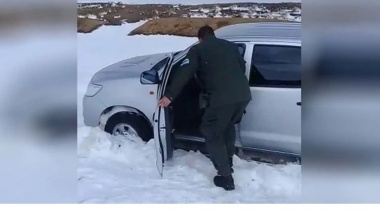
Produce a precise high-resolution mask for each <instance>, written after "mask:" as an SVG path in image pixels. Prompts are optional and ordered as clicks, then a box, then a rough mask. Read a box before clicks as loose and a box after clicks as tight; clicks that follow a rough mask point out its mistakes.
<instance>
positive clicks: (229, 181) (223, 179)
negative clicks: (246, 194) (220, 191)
mask: <svg viewBox="0 0 380 212" xmlns="http://www.w3.org/2000/svg"><path fill="white" fill-rule="evenodd" d="M214 184H215V185H216V186H217V187H221V188H224V190H226V191H231V190H234V189H235V183H234V178H233V177H232V175H228V176H215V177H214Z"/></svg>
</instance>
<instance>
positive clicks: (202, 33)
mask: <svg viewBox="0 0 380 212" xmlns="http://www.w3.org/2000/svg"><path fill="white" fill-rule="evenodd" d="M208 36H215V33H214V30H213V29H212V28H211V27H210V26H208V25H205V26H203V27H201V28H200V29H199V30H198V39H199V42H202V41H203V40H204V39H205V38H206V37H208Z"/></svg>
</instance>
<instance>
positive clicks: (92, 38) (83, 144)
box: [78, 22, 301, 203]
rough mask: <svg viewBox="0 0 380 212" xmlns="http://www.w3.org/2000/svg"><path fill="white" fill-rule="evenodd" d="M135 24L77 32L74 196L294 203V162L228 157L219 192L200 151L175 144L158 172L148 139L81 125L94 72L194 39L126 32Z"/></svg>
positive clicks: (297, 186)
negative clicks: (228, 172) (225, 185)
mask: <svg viewBox="0 0 380 212" xmlns="http://www.w3.org/2000/svg"><path fill="white" fill-rule="evenodd" d="M140 24H142V22H140V23H135V24H124V25H122V26H103V27H101V28H100V29H99V30H96V31H94V32H93V33H90V34H78V160H79V166H78V202H81V203H258V202H259V203H273V202H281V203H282V202H298V200H299V195H300V190H301V166H300V165H293V164H289V165H267V164H260V163H257V162H247V161H244V160H241V159H239V158H237V157H235V158H234V163H235V167H234V169H235V173H234V178H235V181H236V190H235V191H232V192H226V191H224V190H223V189H221V188H216V187H215V186H214V185H213V183H212V179H213V177H214V175H215V174H216V172H215V170H214V168H213V166H212V164H211V162H210V161H209V159H208V158H206V157H205V156H204V155H202V154H201V153H199V152H185V151H181V150H176V151H175V152H174V158H173V160H172V161H170V162H169V163H168V164H167V166H166V167H165V171H164V176H163V178H161V177H160V175H159V174H158V172H157V169H156V165H155V160H156V158H155V146H154V142H148V143H147V144H145V143H143V142H142V141H141V140H140V139H138V138H130V139H126V138H116V137H112V136H110V135H108V134H106V133H104V132H103V131H101V130H100V129H98V128H90V127H86V126H84V124H83V117H82V97H83V95H84V93H85V90H86V87H87V83H88V82H89V80H90V79H91V77H92V75H93V74H94V73H95V72H97V71H98V70H99V69H101V68H103V67H105V66H107V65H109V64H111V63H114V62H117V61H119V60H122V59H126V58H129V57H132V56H137V55H143V54H151V53H158V52H168V51H176V50H181V49H184V48H186V47H188V46H189V45H191V44H192V43H194V42H195V39H194V38H187V37H175V36H143V35H137V36H127V34H128V33H129V32H130V31H131V30H133V29H134V28H136V27H138V26H139V25H140ZM119 145H120V147H119Z"/></svg>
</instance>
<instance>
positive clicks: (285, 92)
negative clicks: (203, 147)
mask: <svg viewBox="0 0 380 212" xmlns="http://www.w3.org/2000/svg"><path fill="white" fill-rule="evenodd" d="M215 34H216V36H217V37H219V38H223V39H226V40H229V41H232V42H235V43H236V44H237V45H238V46H239V49H240V52H241V55H242V57H244V59H245V61H246V62H247V63H246V76H247V78H248V79H249V82H250V85H251V93H252V101H251V102H250V104H249V105H248V106H247V108H246V114H245V115H244V117H243V120H242V121H241V123H240V124H238V125H237V126H236V133H237V136H236V138H237V141H236V145H237V147H241V148H246V149H256V150H263V151H270V152H280V153H285V154H290V155H295V156H299V157H300V155H301V107H300V106H301V25H300V24H299V23H249V24H237V25H231V26H227V27H223V28H221V29H218V30H216V31H215ZM189 48H190V47H189ZM189 48H188V49H189ZM188 49H186V50H184V51H181V52H176V53H162V54H155V55H147V56H140V57H134V58H130V59H127V60H123V61H121V62H118V63H115V64H113V65H111V66H108V67H106V68H104V69H103V70H101V71H99V72H98V73H96V74H95V75H94V77H93V78H92V80H91V82H90V84H89V86H88V90H87V93H86V95H85V97H84V100H83V115H84V122H85V124H86V125H88V126H93V127H95V126H99V127H100V128H102V129H103V130H105V131H106V132H109V133H111V134H133V135H136V136H139V137H141V138H142V139H143V140H144V141H149V140H150V139H151V138H154V139H155V141H156V144H157V147H158V148H157V149H158V150H160V151H158V152H157V153H158V156H159V159H160V160H159V162H161V163H163V162H164V161H165V160H166V159H168V158H170V157H171V156H172V152H173V145H172V144H173V143H172V142H174V140H177V139H178V140H184V141H199V142H204V138H202V136H201V134H200V133H199V130H198V127H199V124H200V120H201V116H202V113H203V110H202V109H201V107H200V101H199V94H200V91H201V89H200V85H199V83H198V81H197V78H196V77H194V78H193V80H191V81H190V82H189V83H188V84H187V85H186V86H185V88H184V89H183V90H182V92H181V94H180V96H179V97H178V98H177V99H176V100H175V101H174V102H173V103H172V107H171V108H167V109H163V108H156V105H157V100H158V99H160V98H161V96H162V93H163V92H164V90H165V88H166V85H167V82H168V81H170V80H171V76H172V73H174V72H175V71H176V70H177V68H178V66H179V64H181V62H182V60H183V59H184V58H185V57H186V54H187V51H188Z"/></svg>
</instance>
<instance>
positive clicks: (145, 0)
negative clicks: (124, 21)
mask: <svg viewBox="0 0 380 212" xmlns="http://www.w3.org/2000/svg"><path fill="white" fill-rule="evenodd" d="M95 2H122V3H126V4H213V3H239V2H258V3H281V2H301V0H257V1H256V0H255V1H252V0H115V1H112V0H78V3H95Z"/></svg>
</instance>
